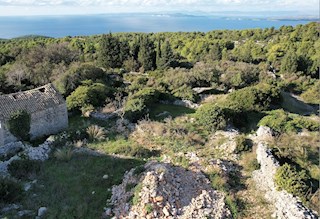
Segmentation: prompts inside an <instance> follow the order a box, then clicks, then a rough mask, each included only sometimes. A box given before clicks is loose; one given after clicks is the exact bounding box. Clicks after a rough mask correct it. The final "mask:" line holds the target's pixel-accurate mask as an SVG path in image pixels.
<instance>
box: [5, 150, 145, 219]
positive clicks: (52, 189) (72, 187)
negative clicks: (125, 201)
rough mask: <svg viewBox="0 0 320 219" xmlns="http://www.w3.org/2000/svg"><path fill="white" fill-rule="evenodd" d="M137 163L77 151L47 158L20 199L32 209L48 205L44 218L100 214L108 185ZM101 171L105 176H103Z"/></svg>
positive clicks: (89, 216)
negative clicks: (60, 157)
mask: <svg viewBox="0 0 320 219" xmlns="http://www.w3.org/2000/svg"><path fill="white" fill-rule="evenodd" d="M141 164H143V162H142V161H140V160H137V159H120V158H114V157H110V156H100V157H96V156H87V155H86V156H85V155H82V156H80V155H78V156H74V157H73V158H72V159H71V160H70V161H68V162H61V161H58V160H55V159H51V160H48V161H45V162H44V163H43V164H42V167H41V171H40V172H39V173H38V175H37V180H38V182H37V183H36V184H35V186H34V187H33V188H32V189H31V190H30V191H28V193H27V194H26V195H25V197H24V199H23V200H22V202H21V203H22V205H23V206H24V208H25V209H29V210H33V211H34V212H35V213H36V212H37V210H38V208H39V207H42V206H46V207H48V214H47V217H46V218H66V219H68V218H100V217H101V214H102V212H103V208H104V207H105V206H106V201H107V199H109V198H110V197H111V190H110V189H111V187H112V185H115V184H119V183H121V181H122V177H123V174H124V172H125V171H127V170H129V169H131V168H133V167H136V166H139V165H141ZM104 175H108V178H107V179H103V176H104ZM9 218H10V217H9ZM33 218H34V217H33Z"/></svg>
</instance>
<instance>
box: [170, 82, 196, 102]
mask: <svg viewBox="0 0 320 219" xmlns="http://www.w3.org/2000/svg"><path fill="white" fill-rule="evenodd" d="M172 94H173V96H175V97H178V98H180V99H183V100H190V101H192V102H196V101H197V100H198V99H199V97H198V95H197V93H196V92H195V91H194V90H192V88H191V87H188V86H187V85H183V86H181V87H179V88H177V89H175V90H173V91H172Z"/></svg>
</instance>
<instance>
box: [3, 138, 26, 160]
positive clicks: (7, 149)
mask: <svg viewBox="0 0 320 219" xmlns="http://www.w3.org/2000/svg"><path fill="white" fill-rule="evenodd" d="M23 147H24V145H23V144H22V142H21V141H18V142H11V143H8V144H6V145H4V146H3V147H0V157H8V156H13V155H15V154H17V153H18V152H19V151H21V150H22V149H23Z"/></svg>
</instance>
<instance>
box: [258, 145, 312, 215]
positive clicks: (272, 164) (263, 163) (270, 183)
mask: <svg viewBox="0 0 320 219" xmlns="http://www.w3.org/2000/svg"><path fill="white" fill-rule="evenodd" d="M256 153H257V160H258V162H259V164H260V169H259V170H256V171H254V172H253V179H254V180H255V182H256V184H257V187H258V188H259V189H261V190H263V191H264V192H265V198H266V199H267V201H269V202H271V203H274V207H275V212H274V216H275V217H276V218H280V219H304V218H306V219H309V218H310V219H316V218H318V217H317V215H316V214H315V212H312V211H311V210H309V209H307V208H306V207H305V206H303V205H302V203H301V202H300V200H299V199H298V198H296V197H293V196H292V195H291V194H289V193H287V192H286V191H284V190H283V191H277V190H276V186H275V183H274V180H273V179H274V175H275V173H276V171H277V169H278V167H279V166H280V165H279V162H278V161H277V160H276V158H275V157H274V156H273V155H272V153H271V151H270V149H268V148H267V146H266V145H265V144H264V143H262V142H260V143H259V144H258V147H257V151H256Z"/></svg>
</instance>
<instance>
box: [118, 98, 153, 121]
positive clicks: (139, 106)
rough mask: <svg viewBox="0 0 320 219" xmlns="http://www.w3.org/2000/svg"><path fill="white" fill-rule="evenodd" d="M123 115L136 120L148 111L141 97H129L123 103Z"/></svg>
mask: <svg viewBox="0 0 320 219" xmlns="http://www.w3.org/2000/svg"><path fill="white" fill-rule="evenodd" d="M124 110H125V117H126V119H128V120H130V121H132V122H136V121H138V120H139V119H141V118H142V117H143V115H145V114H146V113H147V111H148V109H147V106H146V105H145V103H144V101H143V100H142V99H129V100H128V101H127V102H126V105H125V108H124Z"/></svg>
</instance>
